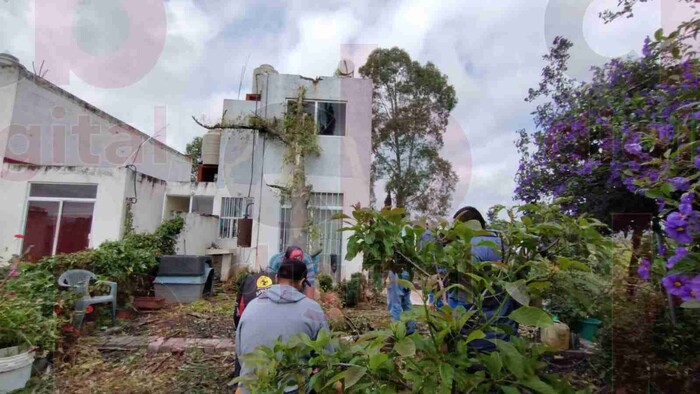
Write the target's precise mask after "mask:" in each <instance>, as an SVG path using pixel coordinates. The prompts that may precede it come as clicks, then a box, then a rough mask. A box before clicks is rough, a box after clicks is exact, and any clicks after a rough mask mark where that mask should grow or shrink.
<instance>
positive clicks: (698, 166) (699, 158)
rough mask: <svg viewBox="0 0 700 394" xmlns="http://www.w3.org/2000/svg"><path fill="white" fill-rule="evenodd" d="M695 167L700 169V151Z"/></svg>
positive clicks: (696, 157)
mask: <svg viewBox="0 0 700 394" xmlns="http://www.w3.org/2000/svg"><path fill="white" fill-rule="evenodd" d="M695 168H696V169H698V170H700V151H698V154H697V155H695Z"/></svg>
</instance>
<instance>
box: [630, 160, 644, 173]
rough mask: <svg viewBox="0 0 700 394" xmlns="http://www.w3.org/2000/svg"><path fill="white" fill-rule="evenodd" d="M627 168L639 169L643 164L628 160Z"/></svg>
mask: <svg viewBox="0 0 700 394" xmlns="http://www.w3.org/2000/svg"><path fill="white" fill-rule="evenodd" d="M627 168H629V169H630V170H633V171H639V170H640V169H641V168H642V165H641V164H639V163H637V162H636V161H628V162H627Z"/></svg>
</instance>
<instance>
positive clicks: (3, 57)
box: [0, 52, 19, 65]
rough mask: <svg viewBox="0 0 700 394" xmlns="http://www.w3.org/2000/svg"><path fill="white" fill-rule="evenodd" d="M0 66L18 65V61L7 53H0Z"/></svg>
mask: <svg viewBox="0 0 700 394" xmlns="http://www.w3.org/2000/svg"><path fill="white" fill-rule="evenodd" d="M0 64H2V65H15V64H19V59H17V58H16V57H14V56H12V55H10V54H9V53H7V52H3V53H0Z"/></svg>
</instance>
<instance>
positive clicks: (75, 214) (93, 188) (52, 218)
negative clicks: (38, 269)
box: [22, 183, 97, 261]
mask: <svg viewBox="0 0 700 394" xmlns="http://www.w3.org/2000/svg"><path fill="white" fill-rule="evenodd" d="M96 196H97V185H85V184H65V183H62V184H61V183H32V184H30V186H29V198H28V201H27V216H26V219H25V223H24V241H23V244H22V250H23V251H25V250H27V249H28V248H30V247H31V249H30V251H29V254H28V258H29V260H30V261H37V260H39V259H40V258H42V257H44V256H51V255H54V254H61V253H73V252H77V251H80V250H84V249H87V248H88V247H89V246H90V230H91V228H92V214H93V210H94V207H95V197H96Z"/></svg>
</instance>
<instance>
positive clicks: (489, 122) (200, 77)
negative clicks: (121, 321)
mask: <svg viewBox="0 0 700 394" xmlns="http://www.w3.org/2000/svg"><path fill="white" fill-rule="evenodd" d="M552 1H555V0H552ZM377 3H380V2H372V1H369V0H362V1H335V2H333V1H329V2H324V3H319V2H315V1H310V0H308V1H306V0H303V1H288V2H287V1H273V2H260V3H258V2H254V1H251V0H246V1H236V2H231V1H225V0H216V1H206V2H204V1H201V2H200V1H194V0H171V1H168V2H166V3H165V6H166V14H167V27H168V31H167V37H166V42H165V47H164V49H163V52H162V54H161V56H160V58H159V60H158V62H157V64H156V65H155V66H154V68H153V69H152V70H151V71H150V72H149V73H148V74H147V75H145V76H144V77H143V78H142V79H141V80H140V81H138V82H136V83H134V84H133V85H131V86H128V87H125V88H120V89H100V88H95V87H93V86H90V85H89V84H87V83H85V82H83V81H81V80H80V79H79V78H77V77H75V76H72V78H71V82H70V84H69V85H68V86H64V88H65V89H67V90H68V91H70V92H72V93H74V94H76V95H78V96H79V97H82V98H84V99H86V100H88V101H90V102H91V103H93V104H95V105H97V106H98V107H100V108H102V109H104V110H106V111H108V112H110V113H112V114H114V115H115V116H117V117H119V118H121V119H122V120H124V121H126V122H128V123H130V124H132V125H134V126H136V127H138V128H140V129H141V130H143V131H145V132H147V133H152V132H153V131H154V130H153V124H154V119H153V110H154V107H155V106H161V105H165V106H166V107H167V109H168V110H167V116H168V119H167V123H168V131H167V142H168V143H169V144H171V145H173V146H174V147H176V148H178V149H184V146H185V144H186V143H187V142H188V141H189V140H190V139H191V138H192V137H194V136H196V135H199V134H201V133H202V130H201V129H199V128H198V127H197V126H196V125H194V123H193V122H192V120H191V119H190V116H191V115H197V116H198V115H202V114H204V115H207V116H208V117H210V118H211V119H215V118H217V117H218V116H220V114H221V108H222V100H223V99H224V98H235V97H236V96H237V95H238V86H239V83H240V81H241V80H240V77H241V69H242V68H243V67H244V65H245V64H246V61H247V62H248V64H247V71H246V73H245V75H244V76H243V88H242V90H243V93H245V92H246V91H248V90H249V89H250V74H251V71H252V68H254V67H255V66H257V65H258V64H261V63H270V64H272V65H274V66H275V67H276V68H277V69H278V70H279V71H280V72H283V73H299V74H303V75H309V76H316V75H329V74H332V73H333V71H334V69H335V67H336V64H337V63H338V60H339V59H340V56H341V45H342V44H347V43H352V44H367V45H378V46H380V47H389V46H399V47H402V48H404V49H406V50H407V51H408V52H409V53H410V54H411V56H412V57H414V58H415V59H417V60H419V61H421V62H425V61H432V62H434V63H435V64H436V65H437V66H438V67H439V68H440V69H441V70H442V71H443V72H444V73H446V74H447V75H448V76H449V78H450V81H451V83H452V84H454V86H455V88H456V90H457V93H458V98H459V105H458V106H457V108H456V109H455V110H454V112H453V119H454V123H455V124H453V125H452V126H451V127H453V128H454V129H455V130H461V132H463V133H464V138H461V139H460V138H455V139H454V141H457V142H458V143H456V144H448V145H447V146H446V148H445V155H446V156H447V157H448V158H449V159H451V160H452V162H453V164H454V166H455V168H456V169H457V170H458V172H459V173H460V174H459V175H460V176H461V177H462V179H461V181H462V184H461V185H460V189H459V190H466V189H468V192H467V193H466V194H464V195H459V196H457V199H458V200H459V201H455V202H454V206H453V208H456V207H457V206H458V205H460V204H462V203H469V204H471V205H474V206H477V207H478V208H480V209H484V210H485V209H486V208H487V207H488V206H491V205H493V204H497V203H502V204H512V203H513V201H512V191H513V187H514V185H513V176H514V174H515V171H516V169H517V162H518V157H517V154H516V151H515V148H514V146H513V140H514V139H515V134H514V130H516V129H518V128H522V127H525V128H528V129H532V127H533V126H532V122H531V120H530V112H531V111H532V110H533V109H534V108H533V106H532V105H530V104H527V103H525V102H523V97H524V96H525V95H526V93H527V89H528V88H529V87H532V86H535V84H536V83H537V81H538V80H539V75H540V70H541V68H542V66H543V62H542V60H541V56H542V55H543V54H544V53H546V51H547V45H548V43H547V41H546V38H545V37H546V35H545V31H546V29H545V27H546V26H550V27H551V26H555V27H556V26H574V27H573V28H574V29H579V31H578V33H579V34H578V35H577V37H579V42H575V45H577V46H578V47H583V45H584V44H586V45H587V47H589V48H591V50H592V51H594V52H596V53H599V54H600V55H601V56H605V57H608V56H621V55H624V54H627V53H629V52H630V51H637V52H638V51H639V49H640V46H641V41H642V39H643V37H644V36H645V35H646V34H651V33H652V32H653V31H654V30H655V29H656V28H658V26H659V24H660V21H659V11H658V4H657V5H654V3H650V4H647V5H645V6H644V7H643V9H640V11H639V12H637V13H636V16H635V18H633V19H631V20H628V21H621V22H620V23H615V24H612V25H604V24H603V23H602V21H600V20H599V19H597V18H596V17H595V15H596V14H597V12H598V11H599V10H600V9H603V8H605V7H613V6H615V4H616V3H617V2H616V1H615V0H597V1H593V2H592V3H591V6H590V7H589V9H588V11H587V12H586V13H584V14H583V15H582V16H574V15H576V13H575V12H573V11H571V10H568V11H567V9H564V11H562V12H561V13H559V14H557V16H556V19H555V20H552V19H550V20H546V19H545V18H546V15H547V13H546V10H547V5H548V1H545V0H520V1H516V0H509V1H498V2H476V1H471V2H464V1H457V0H448V1H441V2H429V1H422V0H401V1H400V0H396V1H392V2H387V3H382V4H381V5H377ZM33 7H34V2H12V1H11V2H5V4H4V5H3V8H0V32H1V33H2V34H0V50H9V51H10V52H12V53H13V54H15V55H16V56H18V57H19V58H20V60H21V61H22V62H23V63H24V64H25V65H26V66H29V67H30V66H31V62H32V61H33V60H38V61H39V62H40V61H41V59H34V56H35V54H34V49H33V48H34V10H33ZM655 7H656V8H655ZM579 14H580V13H579ZM82 17H83V18H90V14H89V13H85V14H84V15H82ZM94 18H95V21H97V20H98V19H101V18H98V17H94ZM547 18H552V16H551V15H550V16H548V17H547ZM567 18H568V19H567ZM569 19H571V20H569ZM88 22H90V21H89V20H88V21H86V22H85V23H84V25H82V27H81V29H82V30H81V31H85V30H89V29H90V26H93V27H94V26H99V25H98V24H96V23H93V24H90V23H88ZM575 26H581V27H580V28H577V27H575ZM563 30H564V31H561V32H558V31H554V33H555V34H567V33H569V34H571V30H570V28H567V29H563ZM94 34H96V35H98V34H106V35H109V34H113V35H115V36H114V37H112V36H106V37H102V38H94V39H91V40H88V41H86V42H87V44H86V45H90V46H91V48H92V50H95V51H98V52H99V51H100V49H101V48H102V47H101V46H104V47H105V48H107V47H109V46H113V45H115V42H118V40H119V38H120V37H119V34H121V33H120V30H118V29H117V30H115V29H102V30H100V29H97V31H95V32H94ZM581 37H582V38H581ZM580 40H588V41H587V43H582V42H580ZM575 48H576V46H575ZM102 49H104V48H102ZM575 60H576V59H574V61H575ZM356 63H357V62H356ZM356 66H357V67H358V68H359V66H360V64H356ZM47 67H48V68H49V69H50V68H51V65H47ZM47 78H49V79H51V72H49V74H48V75H47ZM465 140H466V141H467V142H468V145H466V144H465V143H464V142H459V141H465ZM468 158H469V159H470V160H471V171H469V167H468V165H467V164H468V162H469V160H467V159H468ZM468 175H469V176H468ZM378 192H379V194H378V195H381V193H382V192H383V190H378Z"/></svg>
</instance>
